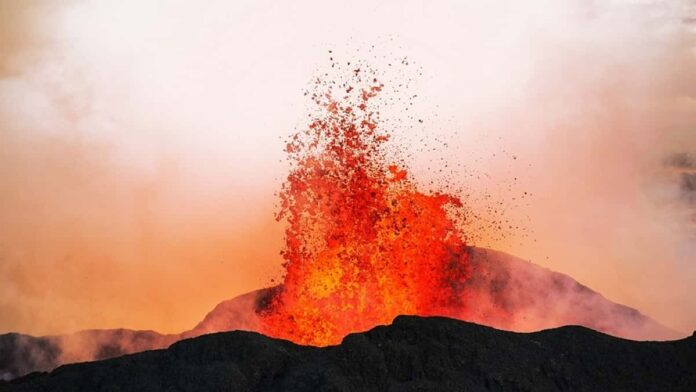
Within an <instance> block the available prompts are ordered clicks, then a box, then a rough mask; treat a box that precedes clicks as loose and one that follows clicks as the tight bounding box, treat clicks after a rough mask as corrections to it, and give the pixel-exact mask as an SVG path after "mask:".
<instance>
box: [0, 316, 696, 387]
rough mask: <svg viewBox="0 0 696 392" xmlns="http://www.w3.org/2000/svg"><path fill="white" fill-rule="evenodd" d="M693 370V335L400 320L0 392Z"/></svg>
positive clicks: (638, 377)
mask: <svg viewBox="0 0 696 392" xmlns="http://www.w3.org/2000/svg"><path fill="white" fill-rule="evenodd" d="M694 369H696V337H690V338H686V339H683V340H678V341H668V342H636V341H630V340H624V339H619V338H615V337H612V336H608V335H604V334H601V333H599V332H595V331H592V330H590V329H587V328H584V327H577V326H570V327H562V328H558V329H553V330H545V331H541V332H533V333H514V332H506V331H500V330H496V329H493V328H489V327H484V326H480V325H477V324H472V323H466V322H462V321H457V320H452V319H446V318H439V317H433V318H420V317H415V316H401V317H398V318H397V319H396V320H394V323H393V324H392V325H390V326H382V327H377V328H374V329H372V330H370V331H368V332H365V333H358V334H352V335H349V336H347V337H346V338H345V339H344V340H343V343H341V345H339V346H333V347H326V348H316V347H307V346H298V345H295V344H293V343H291V342H288V341H283V340H277V339H271V338H267V337H265V336H263V335H259V334H257V333H253V332H241V331H236V332H226V333H217V334H211V335H204V336H201V337H198V338H194V339H189V340H183V341H180V342H178V343H175V344H173V345H172V346H171V347H170V348H168V349H166V350H157V351H148V352H144V353H139V354H133V355H128V356H124V357H120V358H116V359H110V360H105V361H101V362H93V363H83V364H75V365H67V366H62V367H60V368H58V369H56V370H54V371H53V372H51V373H41V374H32V375H29V376H27V377H23V378H20V379H17V380H14V381H12V382H9V383H5V384H4V385H3V384H0V391H3V392H4V391H56V392H59V391H77V390H81V391H82V390H84V391H532V390H533V391H558V390H573V391H606V390H614V391H615V390H625V391H694V390H696V372H695V371H694Z"/></svg>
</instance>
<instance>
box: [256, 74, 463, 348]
mask: <svg viewBox="0 0 696 392" xmlns="http://www.w3.org/2000/svg"><path fill="white" fill-rule="evenodd" d="M329 85H331V84H329ZM317 86H320V87H321V86H326V85H325V84H322V83H321V81H317ZM383 87H384V85H383V84H382V83H381V82H380V81H379V80H378V79H377V78H374V77H367V78H365V77H363V72H361V70H360V69H356V70H355V71H354V75H353V78H352V80H350V81H349V82H346V83H344V84H342V85H340V86H339V89H340V92H339V94H335V93H332V92H331V91H329V92H322V93H315V94H313V95H312V100H313V102H314V103H315V104H316V105H317V106H318V107H319V110H318V111H317V112H316V113H317V114H316V115H315V116H314V117H313V118H312V119H311V122H310V124H309V126H308V127H306V129H304V130H303V131H300V132H298V133H296V134H295V135H293V136H292V137H291V139H290V141H289V143H288V144H287V148H286V152H287V153H288V156H289V159H290V162H291V164H292V169H291V172H290V174H289V176H288V178H287V181H286V183H285V184H284V186H283V189H282V192H281V194H280V198H281V209H280V212H279V214H278V219H279V220H280V219H283V218H286V219H287V222H288V227H287V229H286V244H285V249H284V251H283V252H282V255H283V258H284V261H285V262H284V267H285V270H286V274H285V277H284V282H283V285H282V286H281V287H280V288H279V289H278V290H277V291H276V292H275V293H274V294H273V295H272V297H271V299H270V302H269V303H268V305H267V306H266V307H265V308H264V309H261V311H260V316H261V317H260V330H261V331H262V332H263V333H265V334H268V335H270V336H274V337H280V338H285V339H289V340H292V341H294V342H296V343H301V344H311V345H320V346H323V345H330V344H337V343H339V342H340V341H341V339H342V338H343V337H344V336H345V335H347V334H348V333H351V332H356V331H363V330H367V329H369V328H371V327H373V326H375V325H379V324H387V323H389V322H391V320H393V319H394V317H396V316H397V315H400V314H412V315H420V316H432V315H438V316H449V317H453V318H460V319H462V318H466V314H467V309H468V307H469V306H475V305H474V304H473V303H474V302H475V300H473V299H472V298H469V296H468V295H467V291H466V290H465V283H466V281H467V279H468V278H469V276H470V275H471V273H472V271H471V267H470V264H469V262H468V253H467V252H466V243H465V239H464V237H463V235H462V233H461V231H460V229H459V228H458V224H457V223H458V222H461V221H462V220H463V219H464V210H463V205H462V202H461V200H460V199H459V198H457V197H456V196H453V195H450V194H446V193H439V192H434V193H424V192H421V191H419V190H418V189H417V187H416V186H415V185H414V183H413V182H411V181H410V180H409V178H408V175H407V171H406V169H405V168H402V167H400V166H398V165H396V164H395V163H394V162H392V161H390V157H389V156H388V154H387V153H386V152H385V149H384V144H385V143H387V142H388V141H389V136H390V134H389V131H388V130H385V129H381V128H380V126H379V112H378V111H376V110H373V108H372V107H371V104H372V101H373V98H374V97H376V96H377V95H378V94H379V93H380V92H381V91H382V89H383ZM337 95H339V96H337Z"/></svg>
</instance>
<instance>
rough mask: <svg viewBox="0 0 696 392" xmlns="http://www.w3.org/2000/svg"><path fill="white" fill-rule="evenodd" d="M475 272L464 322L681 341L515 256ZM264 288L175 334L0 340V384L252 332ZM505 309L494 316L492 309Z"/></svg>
mask: <svg viewBox="0 0 696 392" xmlns="http://www.w3.org/2000/svg"><path fill="white" fill-rule="evenodd" d="M469 252H470V258H469V260H470V262H471V265H472V268H473V269H474V272H473V274H472V278H471V279H470V280H469V281H468V282H467V285H468V287H467V290H469V291H470V292H475V293H477V295H476V298H477V302H476V303H475V304H472V306H471V308H472V309H474V311H473V312H472V313H471V314H470V317H469V318H468V319H467V321H471V322H475V323H479V324H484V325H489V326H492V327H495V328H499V329H506V330H514V331H537V330H540V329H545V328H554V327H559V326H562V325H582V326H585V327H588V328H592V329H594V330H597V331H601V332H604V333H607V334H610V335H614V336H620V337H624V338H628V339H635V340H667V339H676V338H678V337H683V336H684V334H679V333H677V332H675V331H672V330H670V329H669V328H666V327H664V326H662V325H661V324H659V323H658V322H656V321H655V320H652V319H650V318H649V317H647V316H645V315H643V314H641V313H640V312H639V311H637V310H635V309H632V308H630V307H627V306H623V305H620V304H616V303H614V302H612V301H610V300H608V299H606V298H604V297H603V296H602V295H601V294H599V293H597V292H595V291H593V290H591V289H590V288H588V287H586V286H584V285H582V284H580V283H578V282H577V281H575V280H574V279H573V278H571V277H569V276H567V275H564V274H561V273H558V272H554V271H551V270H548V269H546V268H543V267H540V266H538V265H535V264H533V263H530V262H527V261H524V260H522V259H519V258H517V257H514V256H511V255H508V254H505V253H502V252H498V251H494V250H490V249H482V248H473V247H472V248H469ZM277 289H279V288H278V287H276V288H274V289H262V290H257V291H254V292H251V293H248V294H245V295H241V296H239V297H236V298H234V299H231V300H227V301H223V302H221V303H220V304H218V305H217V306H216V307H215V308H214V309H213V310H212V311H211V312H210V313H208V314H207V315H206V316H205V318H204V319H203V320H202V321H201V322H200V323H199V324H198V325H196V326H195V327H194V328H193V329H191V330H189V331H185V332H183V333H181V334H176V335H160V334H158V333H156V332H153V331H131V330H125V329H115V330H90V331H82V332H78V333H75V334H69V335H61V336H47V337H39V338H37V337H32V336H26V335H20V334H5V335H0V380H2V379H12V378H15V377H17V376H21V375H24V374H27V373H29V372H32V371H47V370H51V369H54V368H55V367H57V366H59V365H62V364H66V363H74V362H83V361H91V360H99V359H106V358H112V357H116V356H120V355H124V354H130V353H135V352H140V351H144V350H152V349H159V348H165V347H168V346H169V345H170V344H171V343H173V342H175V341H177V340H179V339H182V338H191V337H195V336H199V335H202V334H206V333H213V332H221V331H231V330H237V329H239V330H246V331H256V330H258V319H257V317H256V310H257V309H259V308H263V307H264V304H265V303H267V300H268V298H269V296H270V295H271V293H272V290H277ZM500 309H502V310H504V312H502V313H501V312H498V311H497V310H500Z"/></svg>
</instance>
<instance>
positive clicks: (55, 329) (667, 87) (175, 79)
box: [0, 0, 696, 334]
mask: <svg viewBox="0 0 696 392" xmlns="http://www.w3.org/2000/svg"><path fill="white" fill-rule="evenodd" d="M374 3H376V2H373V1H352V2H326V1H316V2H310V1H295V2H283V1H277V2H268V1H208V2H204V3H203V4H201V3H200V2H191V1H161V2H160V1H149V2H144V1H110V2H106V1H48V0H47V1H36V0H0V332H3V331H21V332H27V333H33V334H46V333H59V332H68V331H73V330H77V329H84V328H106V327H130V328H146V329H156V330H159V331H163V332H175V331H180V330H183V329H186V328H189V327H192V326H193V325H194V324H195V323H196V322H197V321H199V320H200V319H201V318H202V317H203V315H204V314H205V313H206V312H207V311H208V310H210V309H211V308H212V307H213V306H214V305H215V304H216V303H217V302H219V301H220V300H222V299H227V298H231V297H233V296H235V295H237V294H241V293H243V292H246V291H249V290H252V289H255V288H258V287H261V286H264V285H267V284H268V283H269V282H270V279H271V278H272V277H277V276H278V274H279V273H280V258H279V256H278V252H279V250H280V249H281V246H282V230H283V227H282V225H280V224H278V223H276V222H275V221H274V220H273V212H274V203H275V198H274V192H275V191H277V190H278V189H279V187H280V184H281V182H282V179H283V177H284V175H285V173H286V170H287V167H286V166H285V164H284V163H283V161H282V160H283V158H284V155H283V151H282V149H283V145H284V143H283V138H284V137H286V136H287V135H289V134H290V133H291V132H292V131H293V129H294V128H296V127H298V126H301V125H302V124H303V121H304V118H305V115H306V113H307V110H308V105H309V102H308V100H306V98H305V97H304V96H303V94H302V93H303V91H304V89H305V88H306V87H307V86H308V84H309V83H310V82H311V80H312V79H313V78H314V77H315V76H317V75H318V74H320V73H321V72H323V71H324V70H326V69H327V67H328V65H329V60H328V57H329V53H328V51H329V50H332V51H333V53H332V56H334V57H336V58H337V59H338V60H340V61H351V60H366V61H369V62H371V63H372V64H373V65H374V66H376V67H378V68H380V69H382V70H384V72H385V75H386V77H387V79H388V80H390V81H392V82H393V83H396V81H398V80H399V78H400V77H404V78H406V77H408V78H413V84H412V85H411V86H410V88H409V91H410V92H409V93H411V94H414V95H415V94H417V95H418V98H417V99H415V100H414V101H413V102H414V105H415V106H414V108H413V109H412V111H414V112H415V113H417V114H418V116H419V117H421V118H423V119H424V120H425V121H424V123H423V124H420V123H418V124H410V125H413V128H409V127H407V126H406V125H409V124H408V123H400V124H402V125H404V128H403V129H395V130H394V132H395V133H396V134H397V139H398V138H399V137H401V138H402V140H413V142H412V144H411V145H409V146H408V147H409V148H411V149H413V151H415V152H417V153H415V154H414V155H413V158H412V160H411V161H410V162H409V163H410V164H411V165H412V167H413V168H414V171H415V173H414V175H417V176H420V178H421V179H422V178H423V176H426V177H427V176H434V177H437V176H436V175H434V174H429V172H428V171H427V170H426V168H427V167H428V166H432V165H433V162H440V161H439V159H440V158H443V159H445V160H446V161H447V162H448V163H449V166H450V167H456V165H464V167H466V168H467V169H466V170H463V169H462V170H461V172H459V176H457V173H455V177H454V178H455V180H456V181H460V182H461V186H464V187H466V188H467V189H469V190H470V191H471V192H473V193H474V194H478V195H481V196H482V195H486V194H493V195H494V198H495V199H496V200H503V201H505V206H506V208H507V210H508V211H507V215H508V216H509V217H510V219H512V220H514V221H515V222H516V223H517V224H520V225H523V226H524V233H531V235H529V236H528V237H526V236H524V235H521V234H520V235H512V236H508V237H507V239H505V240H496V239H493V238H491V239H489V240H486V239H485V238H484V240H482V242H481V244H482V245H490V246H494V247H496V248H499V249H502V250H506V251H509V252H512V253H514V254H516V255H518V256H520V257H524V258H526V259H531V260H532V261H534V262H536V263H539V264H541V265H544V266H547V267H549V268H552V269H555V270H558V271H560V272H564V273H567V274H569V275H571V276H572V277H574V278H576V279H577V280H579V281H580V282H582V283H584V284H586V285H588V286H590V287H591V288H593V289H595V290H598V291H599V292H601V293H602V294H604V295H605V296H607V297H608V298H610V299H612V300H614V301H618V302H621V303H624V304H627V305H630V306H634V307H637V308H638V309H640V310H641V311H642V312H644V313H646V314H648V315H650V316H652V317H654V318H656V319H657V320H659V321H661V322H663V323H665V324H667V325H668V326H671V327H673V328H676V329H679V330H681V331H689V330H692V329H695V328H696V295H694V290H693V286H694V284H696V245H695V244H696V234H695V233H694V228H693V226H691V225H690V223H689V216H688V206H687V205H686V204H685V202H683V201H682V197H681V195H680V190H679V187H678V181H677V178H676V174H675V173H673V172H672V171H670V170H668V169H667V168H665V167H664V165H663V164H662V162H663V161H664V159H665V157H666V156H668V155H669V154H672V153H675V152H696V71H695V70H696V44H695V42H696V41H695V36H694V30H695V29H694V24H695V23H696V5H695V4H694V3H693V1H679V0H670V1H664V2H662V1H591V0H534V1H502V0H501V1H473V0H472V1H383V2H379V3H378V4H374ZM404 57H408V59H409V60H410V62H411V63H412V64H413V66H411V67H410V68H406V69H405V70H403V69H402V70H399V71H392V70H391V68H390V67H389V66H388V64H389V63H390V62H394V61H395V60H397V59H402V58H404ZM419 72H422V76H421V75H418V73H419ZM389 115H392V116H399V112H398V111H396V110H394V112H393V113H392V112H390V111H389V110H388V109H387V110H386V111H385V116H386V117H388V116H389ZM414 135H418V137H413V136H414ZM420 136H425V137H426V138H435V137H438V138H442V139H445V140H447V141H448V147H447V148H442V149H439V150H438V151H435V152H428V153H418V150H419V149H420V147H421V146H419V145H418V142H417V140H419V137H420ZM431 169H432V167H431ZM435 172H436V171H435ZM472 172H473V173H476V174H477V175H478V176H479V177H480V178H478V179H477V178H476V177H469V176H467V175H466V173H472ZM435 180H438V178H435ZM522 192H529V193H531V194H532V196H531V197H530V198H527V199H525V200H524V202H520V201H519V200H518V199H516V200H512V197H517V196H519V194H520V193H522ZM481 200H482V197H475V198H474V199H473V200H472V208H475V207H477V206H478V204H479V203H481ZM478 207H481V208H483V206H478Z"/></svg>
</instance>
